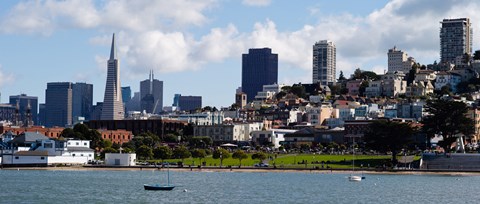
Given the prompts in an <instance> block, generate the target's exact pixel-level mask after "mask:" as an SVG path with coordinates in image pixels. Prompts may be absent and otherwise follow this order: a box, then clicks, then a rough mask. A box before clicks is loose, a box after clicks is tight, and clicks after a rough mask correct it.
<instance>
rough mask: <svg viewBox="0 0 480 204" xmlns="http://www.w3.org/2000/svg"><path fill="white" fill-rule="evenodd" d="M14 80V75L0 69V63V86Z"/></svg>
mask: <svg viewBox="0 0 480 204" xmlns="http://www.w3.org/2000/svg"><path fill="white" fill-rule="evenodd" d="M14 81H15V76H14V75H13V74H11V73H6V72H4V71H3V70H2V65H0V88H2V87H4V86H5V85H10V84H11V83H13V82H14Z"/></svg>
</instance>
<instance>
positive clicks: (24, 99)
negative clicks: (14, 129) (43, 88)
mask: <svg viewBox="0 0 480 204" xmlns="http://www.w3.org/2000/svg"><path fill="white" fill-rule="evenodd" d="M9 103H10V104H11V105H13V106H17V105H18V108H19V109H18V116H19V117H18V118H17V120H18V121H20V122H21V123H22V124H23V125H25V126H28V125H32V124H31V123H33V124H38V118H37V117H38V97H36V96H27V95H26V94H20V95H17V96H10V101H9ZM17 125H18V124H17Z"/></svg>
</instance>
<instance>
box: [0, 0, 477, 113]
mask: <svg viewBox="0 0 480 204" xmlns="http://www.w3.org/2000/svg"><path fill="white" fill-rule="evenodd" d="M252 2H253V3H252ZM127 4H128V5H127ZM3 5H4V6H3V7H2V8H0V13H2V14H3V15H0V36H1V38H0V44H2V45H3V46H2V47H4V48H8V49H0V79H1V80H0V93H1V96H2V97H1V98H0V100H1V102H2V103H6V102H8V97H9V96H12V95H19V94H27V95H29V96H37V97H38V99H39V100H38V101H39V103H43V102H44V101H45V94H44V90H45V89H46V86H47V83H48V82H63V81H68V82H72V83H76V82H86V83H89V84H93V86H94V88H93V91H94V99H93V102H94V103H96V102H101V101H103V92H104V90H105V78H106V66H105V64H106V61H107V59H108V50H109V44H110V42H109V41H110V36H111V33H113V32H115V33H117V34H118V38H119V42H120V43H119V45H118V46H119V53H118V54H119V55H120V57H119V58H120V59H121V60H122V70H121V74H120V75H121V81H122V85H123V86H130V87H131V88H132V92H138V91H139V82H140V81H141V80H143V79H144V78H145V77H144V76H145V75H146V73H148V71H149V70H151V69H154V70H155V73H157V74H156V76H157V78H158V79H159V80H160V81H164V97H163V98H164V99H163V104H169V103H171V100H172V99H173V97H174V94H175V93H180V94H182V95H196V96H202V99H203V104H204V105H210V106H216V107H217V108H220V107H222V106H223V107H226V106H229V105H231V104H232V103H234V101H235V90H236V88H238V87H240V86H241V55H242V53H246V52H247V51H248V49H250V48H263V47H269V48H271V49H272V52H273V53H278V55H279V76H278V82H279V83H285V84H293V83H298V82H302V83H310V82H311V78H312V60H311V58H312V49H311V46H312V45H313V44H314V43H315V42H317V41H320V40H325V39H328V40H331V41H333V42H335V44H336V47H337V68H336V69H337V70H336V74H337V76H336V77H338V74H339V72H340V71H343V72H344V74H345V76H347V77H348V76H349V75H350V74H351V73H353V70H355V69H356V68H357V67H360V68H361V69H364V70H372V71H375V72H377V73H383V70H386V69H387V54H386V53H387V51H388V49H390V48H392V47H394V46H397V47H398V48H399V49H401V50H403V51H405V52H407V53H408V54H409V56H412V57H414V58H415V59H416V61H417V62H420V63H422V64H429V63H433V61H435V60H436V61H437V62H439V61H440V45H439V44H440V38H439V28H440V26H441V24H440V22H441V21H442V20H443V19H445V18H470V22H471V23H472V28H473V33H474V37H473V51H474V50H477V49H478V48H479V45H480V43H479V42H480V41H479V37H480V36H479V35H475V33H477V32H478V31H477V29H478V25H480V15H479V14H477V13H476V12H475V11H476V10H478V9H479V8H480V4H479V3H477V2H474V1H444V2H442V4H439V5H432V4H431V3H430V2H429V1H406V0H397V1H375V2H368V3H365V2H357V1H344V2H341V3H338V2H330V1H302V2H298V3H295V4H292V3H289V2H280V1H274V0H272V1H232V2H224V1H206V2H189V1H181V2H178V4H175V5H172V4H170V3H168V2H154V3H152V2H150V1H138V2H136V3H127V1H117V2H113V1H104V2H102V3H98V2H93V1H81V2H77V1H22V2H16V1H9V2H4V3H3ZM459 7H462V9H459ZM167 8H168V9H167ZM286 8H288V9H289V11H290V12H289V15H284V11H285V9H286ZM169 10H181V11H183V12H180V13H182V14H184V15H182V16H178V15H176V14H175V13H173V12H169ZM147 11H148V12H147ZM152 12H153V13H152ZM245 13H249V15H248V16H247V17H245V15H244V14H245ZM158 19H163V20H158ZM53 73H55V74H53ZM178 79H182V80H178ZM206 79H208V82H210V81H214V82H215V83H206V82H207V80H206ZM211 79H214V80H211ZM185 81H188V82H189V83H185ZM192 83H193V84H195V86H192V85H191V84H192Z"/></svg>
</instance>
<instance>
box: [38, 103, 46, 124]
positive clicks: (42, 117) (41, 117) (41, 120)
mask: <svg viewBox="0 0 480 204" xmlns="http://www.w3.org/2000/svg"><path fill="white" fill-rule="evenodd" d="M45 111H46V105H45V103H40V104H38V124H37V125H41V126H44V125H45V121H47V116H46V114H47V113H45Z"/></svg>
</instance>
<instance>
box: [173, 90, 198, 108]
mask: <svg viewBox="0 0 480 204" xmlns="http://www.w3.org/2000/svg"><path fill="white" fill-rule="evenodd" d="M175 95H176V94H175ZM178 106H179V109H180V110H181V111H194V110H197V109H199V108H202V97H201V96H181V95H180V96H179V98H178Z"/></svg>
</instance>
